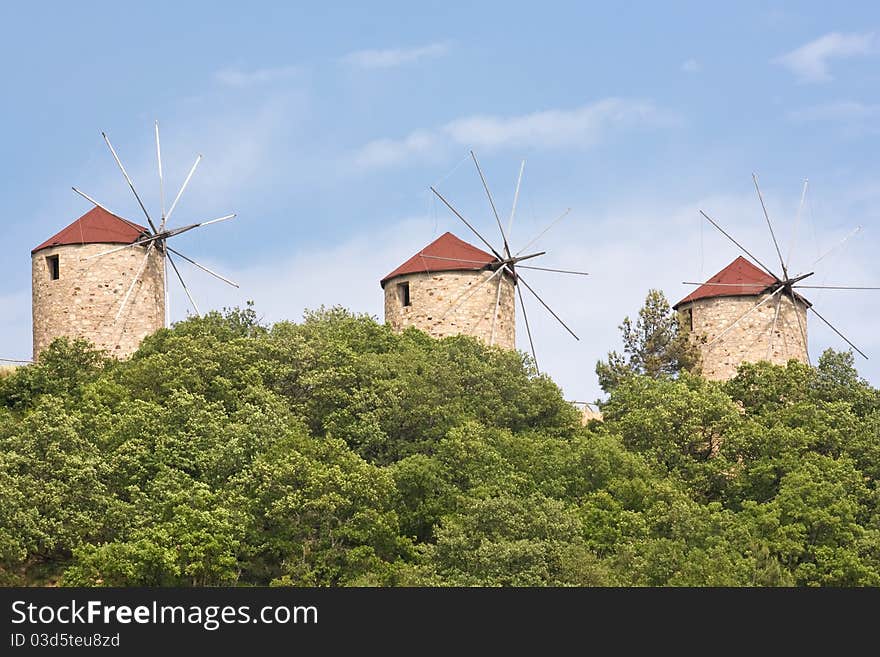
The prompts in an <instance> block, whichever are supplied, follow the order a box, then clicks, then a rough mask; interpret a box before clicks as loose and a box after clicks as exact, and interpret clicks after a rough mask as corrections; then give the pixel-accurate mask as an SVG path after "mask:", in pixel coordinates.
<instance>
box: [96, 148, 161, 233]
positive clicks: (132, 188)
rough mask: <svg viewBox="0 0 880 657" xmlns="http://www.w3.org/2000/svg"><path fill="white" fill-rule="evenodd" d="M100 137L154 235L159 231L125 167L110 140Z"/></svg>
mask: <svg viewBox="0 0 880 657" xmlns="http://www.w3.org/2000/svg"><path fill="white" fill-rule="evenodd" d="M101 136H102V137H103V138H104V141H105V142H107V147H108V148H109V149H110V152H111V153H113V159H114V160H116V164H118V165H119V170H120V171H121V172H122V175H123V176H124V177H125V182H127V183H128V186H129V187H130V188H131V193H132V194H134V197H135V198H136V199H137V202H138V205H140V206H141V210H143V211H144V216H145V217H146V218H147V223H149V224H150V228H152V229H153V232H154V233H158V232H159V230H158V229H157V228H156V224H154V223H153V220H152V219H151V218H150V213H149V212H147V208H146V207H145V206H144V202H143V201H141V197H140V196H139V195H138V193H137V190H136V189H135V188H134V183H133V182H132V181H131V178H129V176H128V173H127V172H126V170H125V167H124V166H122V160H120V159H119V156H118V155H117V154H116V149H115V148H113V144H111V143H110V138H109V137H108V136H107V133H106V132H102V133H101Z"/></svg>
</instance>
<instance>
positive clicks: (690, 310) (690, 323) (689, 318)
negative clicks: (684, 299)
mask: <svg viewBox="0 0 880 657" xmlns="http://www.w3.org/2000/svg"><path fill="white" fill-rule="evenodd" d="M686 313H687V327H688V330H689V331H693V330H694V309H693V308H688V309H687V311H686Z"/></svg>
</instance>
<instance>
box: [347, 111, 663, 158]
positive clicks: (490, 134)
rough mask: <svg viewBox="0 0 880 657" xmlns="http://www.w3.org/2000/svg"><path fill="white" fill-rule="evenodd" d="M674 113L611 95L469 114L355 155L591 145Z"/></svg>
mask: <svg viewBox="0 0 880 657" xmlns="http://www.w3.org/2000/svg"><path fill="white" fill-rule="evenodd" d="M669 118H670V117H669V116H668V115H665V114H664V113H663V112H660V111H659V110H657V109H656V108H655V107H654V105H653V104H652V103H650V102H647V101H640V100H627V99H621V98H605V99H602V100H599V101H596V102H594V103H590V104H588V105H583V106H581V107H578V108H575V109H570V110H566V109H562V110H559V109H554V110H545V111H541V112H533V113H531V114H523V115H520V116H512V117H501V116H491V115H476V116H469V117H464V118H460V119H456V120H454V121H451V122H449V123H447V124H445V125H443V126H440V127H439V128H436V129H434V130H416V131H414V132H411V133H410V134H409V135H408V136H406V137H404V138H403V139H397V140H395V139H380V140H376V141H372V142H369V143H368V144H366V145H365V146H363V147H362V148H360V149H359V150H358V151H357V152H356V153H355V154H354V156H353V161H354V163H355V166H359V167H370V166H389V165H395V164H400V163H402V162H404V161H406V160H408V159H411V158H412V157H424V156H427V155H430V154H433V153H435V152H436V151H438V150H439V149H441V148H442V147H443V146H444V145H446V144H457V145H464V146H468V147H476V148H484V149H498V148H502V147H507V148H563V147H571V146H575V147H581V148H583V147H589V146H592V145H593V144H595V143H597V142H598V141H599V140H600V139H601V138H602V137H604V136H605V135H606V134H607V133H608V132H609V131H611V130H612V129H614V128H626V127H633V126H642V125H660V124H663V123H668V122H669Z"/></svg>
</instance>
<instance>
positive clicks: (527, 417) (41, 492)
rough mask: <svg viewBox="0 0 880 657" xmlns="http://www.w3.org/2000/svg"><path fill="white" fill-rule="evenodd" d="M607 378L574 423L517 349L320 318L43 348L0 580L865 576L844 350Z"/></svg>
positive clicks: (862, 460) (860, 466)
mask: <svg viewBox="0 0 880 657" xmlns="http://www.w3.org/2000/svg"><path fill="white" fill-rule="evenodd" d="M612 364H613V363H612ZM659 370H662V368H659ZM659 370H658V371H659ZM609 371H611V370H609ZM584 376H588V374H587V372H586V371H585V374H584ZM606 383H608V387H609V390H610V395H609V398H608V401H607V403H605V404H604V408H603V411H604V418H605V421H604V422H592V423H591V424H590V425H588V426H586V427H582V426H581V425H580V421H579V415H578V413H577V411H576V410H575V409H574V408H572V407H571V406H570V405H569V404H568V403H566V402H565V400H564V399H563V397H562V395H561V394H560V391H559V389H558V388H557V386H556V385H555V384H554V383H553V382H552V381H551V380H550V379H549V378H547V377H546V376H539V375H537V374H536V372H535V370H534V368H533V366H532V365H531V363H530V362H529V360H528V359H527V358H526V357H524V356H523V355H522V354H518V353H514V352H505V351H502V350H499V349H495V348H489V347H485V346H482V345H480V344H479V343H477V342H476V341H474V340H472V339H469V338H466V337H455V338H447V339H444V340H434V339H432V338H429V337H427V336H426V335H424V334H423V333H420V332H418V331H415V330H410V331H407V332H405V333H403V334H401V335H395V334H393V333H392V332H391V331H390V330H389V329H388V328H387V327H385V326H382V325H379V324H377V323H376V322H375V321H374V320H373V319H371V318H369V317H365V316H355V315H352V314H350V313H348V312H345V311H344V310H341V309H332V310H322V311H319V312H315V313H310V314H308V315H307V316H306V317H305V319H304V321H303V322H302V323H299V324H294V323H288V322H282V323H279V324H275V325H274V326H271V327H263V326H260V325H259V324H258V323H257V322H256V319H255V315H254V313H253V312H252V310H250V309H247V310H244V311H240V310H236V311H232V312H227V313H224V314H217V313H214V314H211V315H208V316H206V317H203V318H200V319H190V320H188V321H185V322H182V323H180V324H177V325H176V326H175V327H174V328H173V329H170V330H161V331H159V332H158V333H157V334H155V335H153V336H151V337H150V338H148V339H147V340H146V341H145V342H144V344H143V345H142V347H141V349H140V350H139V351H138V352H137V354H136V355H135V356H134V357H133V358H131V359H130V360H128V361H124V362H116V361H110V360H105V359H104V358H103V357H101V356H100V355H99V354H98V353H96V352H94V351H92V350H91V349H90V348H89V346H88V345H87V344H84V343H80V342H75V343H69V342H67V341H64V340H59V341H56V342H55V343H54V344H53V345H52V346H51V348H50V349H49V350H48V352H47V353H45V354H44V357H43V358H42V359H41V361H40V362H39V363H38V364H35V365H32V366H29V367H24V368H20V369H18V370H17V371H15V372H14V373H13V374H12V375H10V376H7V377H5V378H2V379H0V499H2V503H0V578H2V583H4V584H54V583H60V584H65V585H121V586H127V585H195V586H198V585H219V584H238V585H254V584H260V585H265V584H278V585H309V586H311V585H318V586H339V585H343V586H348V585H381V586H386V585H387V586H395V585H432V586H433V585H514V586H517V585H529V586H531V585H537V586H542V585H578V586H587V585H724V586H727V585H731V586H738V585H760V586H763V585H768V586H773V585H832V586H860V585H873V586H876V585H880V513H878V506H880V505H878V501H880V500H878V489H877V486H876V481H877V477H878V476H880V441H878V428H880V396H878V392H877V391H876V390H874V389H873V388H871V387H870V386H869V385H868V384H867V383H865V382H864V381H862V380H861V379H860V378H859V377H858V375H857V374H856V372H855V370H854V369H853V365H852V358H851V356H850V355H849V354H841V353H834V352H827V353H826V354H825V355H824V356H823V357H822V359H821V361H820V362H819V364H818V367H817V368H810V367H807V366H804V365H801V364H798V363H795V362H792V363H790V364H789V365H788V366H787V367H774V366H770V365H768V364H757V365H747V366H743V367H742V368H741V369H740V372H739V375H738V376H737V377H736V378H735V379H733V380H732V381H730V382H728V383H726V384H718V383H711V382H707V381H704V380H702V379H701V378H699V377H696V376H693V375H690V374H688V373H686V372H683V373H680V374H679V373H675V372H672V373H669V372H661V373H660V374H658V375H656V376H649V375H647V374H638V373H633V374H626V373H624V372H623V371H622V369H621V367H617V369H615V370H614V371H613V376H612V375H608V376H606ZM612 384H613V385H612Z"/></svg>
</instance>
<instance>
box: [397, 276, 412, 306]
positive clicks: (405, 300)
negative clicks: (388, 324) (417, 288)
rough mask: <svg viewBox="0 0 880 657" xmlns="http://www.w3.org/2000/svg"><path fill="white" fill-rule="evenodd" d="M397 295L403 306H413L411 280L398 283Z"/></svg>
mask: <svg viewBox="0 0 880 657" xmlns="http://www.w3.org/2000/svg"><path fill="white" fill-rule="evenodd" d="M397 296H398V298H399V299H400V304H401V305H402V306H411V305H412V302H411V301H410V298H409V282H406V283H398V284H397Z"/></svg>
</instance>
